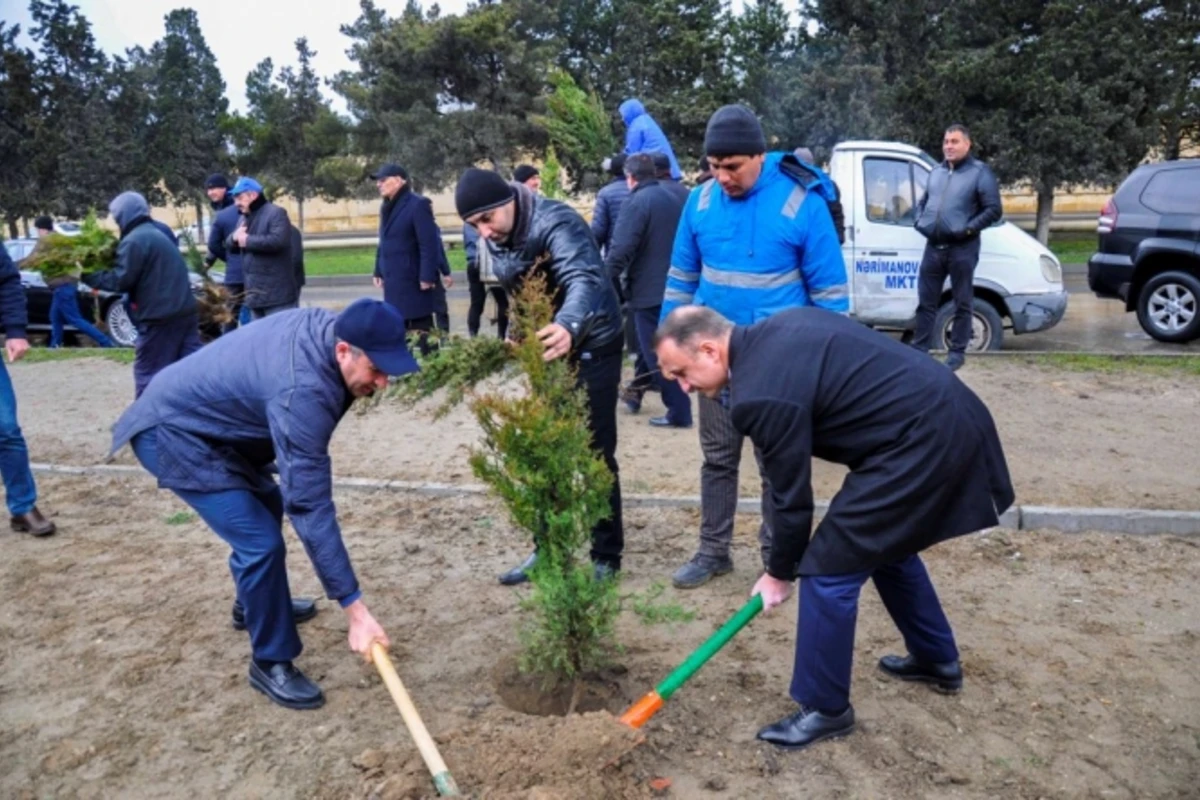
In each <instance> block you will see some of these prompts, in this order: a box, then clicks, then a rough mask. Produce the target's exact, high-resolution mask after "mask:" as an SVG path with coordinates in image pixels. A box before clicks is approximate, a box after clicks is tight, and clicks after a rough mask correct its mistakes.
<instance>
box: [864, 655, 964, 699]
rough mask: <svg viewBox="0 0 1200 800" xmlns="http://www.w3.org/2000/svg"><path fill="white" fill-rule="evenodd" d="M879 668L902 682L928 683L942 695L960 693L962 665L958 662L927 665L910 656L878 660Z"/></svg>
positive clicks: (885, 657) (886, 657) (888, 657)
mask: <svg viewBox="0 0 1200 800" xmlns="http://www.w3.org/2000/svg"><path fill="white" fill-rule="evenodd" d="M879 668H880V669H881V670H883V671H884V672H885V673H887V674H888V675H891V676H892V677H893V678H899V679H900V680H902V681H916V682H918V683H928V684H930V685H931V686H933V688H934V690H935V691H938V692H941V693H942V694H958V692H960V691H962V684H963V679H962V664H960V663H959V662H958V661H950V662H948V663H945V664H927V663H925V662H923V661H917V659H915V658H913V657H912V656H884V657H883V658H881V659H879Z"/></svg>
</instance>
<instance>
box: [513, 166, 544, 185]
mask: <svg viewBox="0 0 1200 800" xmlns="http://www.w3.org/2000/svg"><path fill="white" fill-rule="evenodd" d="M540 174H541V173H540V172H538V171H537V167H535V166H533V165H532V164H520V165H518V166H517V168H516V169H514V170H513V180H514V181H516V182H517V183H524V182H525V181H527V180H529V179H530V178H532V177H534V176H535V175H540Z"/></svg>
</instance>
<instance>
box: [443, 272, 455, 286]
mask: <svg viewBox="0 0 1200 800" xmlns="http://www.w3.org/2000/svg"><path fill="white" fill-rule="evenodd" d="M442 286H445V287H446V288H447V289H449V288H451V287H452V286H454V278H453V277H452V276H450V275H443V276H442Z"/></svg>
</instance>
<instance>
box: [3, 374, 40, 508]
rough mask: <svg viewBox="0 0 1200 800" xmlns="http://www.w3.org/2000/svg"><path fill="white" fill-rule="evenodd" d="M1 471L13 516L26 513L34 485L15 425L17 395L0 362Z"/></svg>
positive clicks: (33, 498)
mask: <svg viewBox="0 0 1200 800" xmlns="http://www.w3.org/2000/svg"><path fill="white" fill-rule="evenodd" d="M0 474H3V476H4V493H5V500H6V501H7V502H8V512H9V513H10V514H12V515H13V516H14V517H16V516H20V515H21V514H28V513H29V512H30V511H32V510H33V506H34V504H35V503H36V502H37V485H36V484H34V482H33V472H32V471H31V470H30V469H29V448H28V447H26V446H25V437H24V435H22V433H21V426H20V425H18V424H17V395H16V394H15V393H14V392H13V385H12V379H11V378H10V377H9V376H8V369H7V368H6V367H5V366H4V364H3V363H2V362H0Z"/></svg>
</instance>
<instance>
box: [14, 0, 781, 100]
mask: <svg viewBox="0 0 1200 800" xmlns="http://www.w3.org/2000/svg"><path fill="white" fill-rule="evenodd" d="M467 2H468V0H441V2H440V3H438V5H439V6H440V7H441V9H442V12H443V13H445V14H454V13H462V12H463V11H465V10H466V7H467ZM734 2H735V6H740V5H741V0H734ZM28 5H29V4H28V2H27V0H0V19H3V20H4V21H5V22H9V23H12V22H16V23H18V24H20V26H21V30H22V36H23V43H24V44H26V45H27V46H32V44H33V42H32V40H31V39H29V38H28V32H29V27H30V17H29V8H28ZM75 5H77V6H79V9H80V11H81V12H82V13H83V15H84V16H85V17H87V19H88V21H89V22H90V23H91V24H92V34H93V36H95V37H96V43H97V44H98V45H99V46H100V48H101V49H102V50H104V51H105V52H106V53H108V54H110V55H114V54H117V55H119V54H122V53H124V52H125V50H126V49H127V48H130V47H133V46H135V45H141V46H143V47H149V46H150V45H151V44H153V43H154V42H155V41H157V40H158V39H160V38H162V35H163V19H164V17H166V15H167V13H168V12H170V11H171V10H172V9H176V8H187V7H191V8H195V9H196V12H197V16H198V17H199V19H200V29H201V30H202V31H203V32H204V38H205V40H206V41H207V42H208V46H209V49H211V50H212V52H213V55H215V56H216V58H217V64H218V66H220V68H221V74H222V76H223V77H224V78H225V87H226V96H227V97H228V98H229V103H230V106H231V107H232V109H233V110H238V111H244V110H245V108H246V75H247V74H248V73H249V72H250V71H251V70H252V69H254V67H255V65H256V64H258V62H259V61H261V60H262V59H264V58H268V57H269V58H271V59H272V60H273V61H274V62H275V66H276V69H278V68H279V67H280V66H281V65H284V64H292V63H295V58H296V50H295V41H296V40H297V39H298V38H300V37H301V36H307V37H308V41H309V46H310V47H312V49H313V50H315V51H316V53H317V56H316V59H315V60H314V67H315V69H316V71H317V73H318V74H319V75H321V77H323V78H329V77H332V76H333V75H335V74H337V73H338V72H340V71H341V70H344V69H351V68H352V67H353V64H352V63H351V61H350V59H348V58H347V57H346V48H347V47H348V46H349V43H350V40H349V39H347V38H346V37H344V36H342V34H341V32H340V30H339V28H340V27H341V26H342V25H344V24H347V23H350V22H353V21H354V20H356V19H357V18H358V15H359V4H358V0H203V2H189V0H75ZM376 5H377V6H378V7H380V8H382V9H383V10H384V11H386V12H387V14H388V15H389V16H393V17H395V16H399V14H400V12H401V11H403V10H404V5H405V2H404V0H376ZM423 5H424V6H425V7H426V8H428V7H429V6H430V5H432V3H429V2H424V3H423ZM784 5H785V6H786V7H788V8H789V9H795V8H796V6H797V5H798V2H797V0H785V3H784ZM324 92H325V95H326V96H327V97H329V98H330V99H331V100H332V101H333V104H334V107H335V108H336V109H337V110H338V111H345V105H344V103H342V101H341V98H340V97H339V96H337V95H335V94H334V93H333V92H332V91H330V90H328V89H325V90H324Z"/></svg>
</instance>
